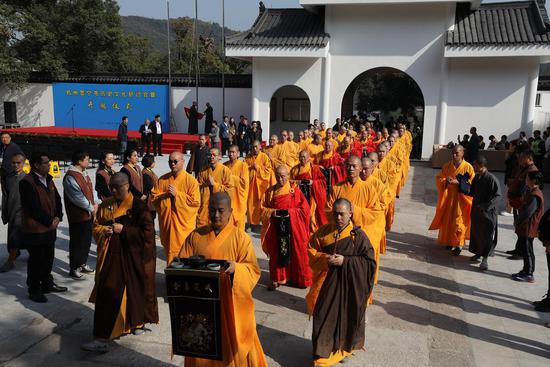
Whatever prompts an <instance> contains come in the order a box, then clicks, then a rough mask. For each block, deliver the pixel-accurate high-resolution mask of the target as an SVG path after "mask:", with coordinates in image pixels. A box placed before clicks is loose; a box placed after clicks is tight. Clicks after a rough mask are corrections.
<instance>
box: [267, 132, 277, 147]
mask: <svg viewBox="0 0 550 367" xmlns="http://www.w3.org/2000/svg"><path fill="white" fill-rule="evenodd" d="M278 142H279V137H278V136H277V135H275V134H273V135H271V137H270V138H269V145H270V146H274V145H276V144H277V143H278Z"/></svg>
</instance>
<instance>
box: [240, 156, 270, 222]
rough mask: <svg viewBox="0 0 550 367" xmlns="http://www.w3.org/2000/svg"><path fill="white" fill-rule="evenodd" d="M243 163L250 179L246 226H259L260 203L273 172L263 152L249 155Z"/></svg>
mask: <svg viewBox="0 0 550 367" xmlns="http://www.w3.org/2000/svg"><path fill="white" fill-rule="evenodd" d="M245 162H246V164H247V165H248V177H249V179H250V185H249V193H248V205H247V206H248V212H247V219H248V224H251V225H259V224H260V223H261V219H260V214H261V211H262V210H261V207H260V201H261V200H262V197H263V196H264V194H265V192H266V191H267V189H268V188H269V186H271V176H272V171H273V170H272V167H271V161H270V160H269V157H268V156H267V155H266V154H265V153H263V152H260V153H258V155H256V156H255V155H252V154H249V155H248V156H247V157H246V159H245ZM254 163H256V167H257V168H256V169H255V168H254Z"/></svg>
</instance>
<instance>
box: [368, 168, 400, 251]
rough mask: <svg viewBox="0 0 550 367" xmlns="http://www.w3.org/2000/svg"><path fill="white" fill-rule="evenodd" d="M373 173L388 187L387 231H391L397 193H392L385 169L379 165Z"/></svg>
mask: <svg viewBox="0 0 550 367" xmlns="http://www.w3.org/2000/svg"><path fill="white" fill-rule="evenodd" d="M372 175H373V176H374V177H376V178H378V179H379V180H380V181H381V182H382V183H383V184H384V185H385V186H386V189H387V190H388V193H389V195H390V198H391V200H390V203H389V204H388V207H387V208H386V232H389V231H391V226H392V224H393V217H394V214H395V193H392V191H391V190H390V187H389V185H388V175H387V174H386V172H385V171H383V170H381V169H380V168H378V166H376V168H375V170H374V172H373V173H372ZM381 253H384V252H381Z"/></svg>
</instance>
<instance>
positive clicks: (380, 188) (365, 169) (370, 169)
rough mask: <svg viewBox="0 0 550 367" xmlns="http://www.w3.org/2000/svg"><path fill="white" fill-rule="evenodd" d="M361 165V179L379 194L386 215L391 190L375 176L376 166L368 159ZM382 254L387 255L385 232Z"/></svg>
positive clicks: (381, 244)
mask: <svg viewBox="0 0 550 367" xmlns="http://www.w3.org/2000/svg"><path fill="white" fill-rule="evenodd" d="M361 164H362V170H361V174H360V176H361V179H362V180H363V181H365V182H366V183H367V185H369V186H370V187H372V188H374V190H375V191H376V192H377V193H378V197H379V199H380V206H381V207H382V210H384V213H385V212H386V210H388V207H389V205H390V204H391V202H392V195H391V192H390V190H388V187H387V186H386V184H384V183H383V182H382V181H380V180H379V179H378V178H377V177H376V176H375V175H373V173H374V169H375V166H374V164H373V163H372V161H371V160H370V159H369V158H368V157H365V158H363V159H361ZM385 221H386V218H385V216H384V222H385ZM384 228H385V227H384ZM380 253H381V254H385V253H386V231H384V233H383V234H382V241H381V242H380Z"/></svg>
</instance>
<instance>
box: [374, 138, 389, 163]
mask: <svg viewBox="0 0 550 367" xmlns="http://www.w3.org/2000/svg"><path fill="white" fill-rule="evenodd" d="M376 152H377V153H378V161H381V160H382V159H384V158H385V157H386V154H388V145H387V144H386V142H383V143H380V144H378V148H376Z"/></svg>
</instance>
